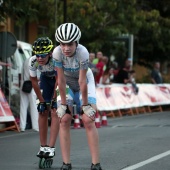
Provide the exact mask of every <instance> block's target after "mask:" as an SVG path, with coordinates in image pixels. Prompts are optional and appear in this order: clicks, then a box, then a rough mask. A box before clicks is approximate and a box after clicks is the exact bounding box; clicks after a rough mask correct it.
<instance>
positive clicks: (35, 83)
mask: <svg viewBox="0 0 170 170" xmlns="http://www.w3.org/2000/svg"><path fill="white" fill-rule="evenodd" d="M30 80H31V82H32V86H33V89H34V91H35V93H36V95H37V97H38V99H39V101H40V102H45V101H44V98H43V97H42V94H41V91H40V87H39V85H38V79H37V77H31V76H30Z"/></svg>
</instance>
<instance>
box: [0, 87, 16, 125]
mask: <svg viewBox="0 0 170 170" xmlns="http://www.w3.org/2000/svg"><path fill="white" fill-rule="evenodd" d="M10 121H15V119H14V116H13V114H12V112H11V109H10V107H9V104H8V102H7V100H6V98H5V96H4V94H3V92H2V90H1V89H0V122H10Z"/></svg>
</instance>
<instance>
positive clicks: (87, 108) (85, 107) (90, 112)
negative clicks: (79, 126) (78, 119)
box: [82, 104, 96, 120]
mask: <svg viewBox="0 0 170 170" xmlns="http://www.w3.org/2000/svg"><path fill="white" fill-rule="evenodd" d="M82 110H83V112H84V113H85V114H86V115H87V116H88V117H90V118H91V119H92V120H95V113H96V111H95V110H94V109H93V107H92V106H91V105H90V104H88V105H83V106H82Z"/></svg>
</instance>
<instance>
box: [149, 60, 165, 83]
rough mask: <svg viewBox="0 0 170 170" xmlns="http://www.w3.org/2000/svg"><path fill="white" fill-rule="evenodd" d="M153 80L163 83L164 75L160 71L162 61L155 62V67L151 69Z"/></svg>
mask: <svg viewBox="0 0 170 170" xmlns="http://www.w3.org/2000/svg"><path fill="white" fill-rule="evenodd" d="M151 82H152V83H153V84H161V83H163V79H162V75H161V72H160V62H158V61H157V62H155V63H154V68H153V70H152V71H151Z"/></svg>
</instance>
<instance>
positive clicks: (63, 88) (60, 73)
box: [56, 67, 66, 105]
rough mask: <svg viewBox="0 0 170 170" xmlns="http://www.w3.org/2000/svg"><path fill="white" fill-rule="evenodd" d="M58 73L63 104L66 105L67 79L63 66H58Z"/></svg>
mask: <svg viewBox="0 0 170 170" xmlns="http://www.w3.org/2000/svg"><path fill="white" fill-rule="evenodd" d="M56 70H57V75H58V88H59V92H60V96H61V104H63V105H66V79H65V75H64V71H63V69H62V68H58V67H56Z"/></svg>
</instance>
